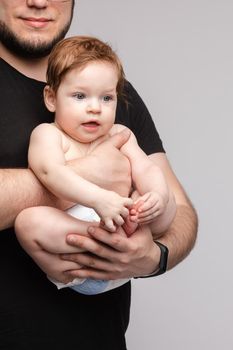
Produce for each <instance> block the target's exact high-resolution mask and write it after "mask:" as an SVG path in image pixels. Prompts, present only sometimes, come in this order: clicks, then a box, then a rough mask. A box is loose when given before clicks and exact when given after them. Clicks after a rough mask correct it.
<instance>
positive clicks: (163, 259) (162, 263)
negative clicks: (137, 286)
mask: <svg viewBox="0 0 233 350" xmlns="http://www.w3.org/2000/svg"><path fill="white" fill-rule="evenodd" d="M154 242H155V244H157V246H158V247H159V248H160V252H161V255H160V260H159V269H158V270H156V271H155V272H154V273H151V274H150V275H146V276H140V277H135V278H148V277H154V276H159V275H162V274H163V273H164V272H166V271H167V261H168V254H169V250H168V248H167V247H166V246H165V245H164V244H162V243H160V242H158V241H154Z"/></svg>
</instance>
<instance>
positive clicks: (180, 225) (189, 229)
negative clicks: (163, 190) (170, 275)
mask: <svg viewBox="0 0 233 350" xmlns="http://www.w3.org/2000/svg"><path fill="white" fill-rule="evenodd" d="M197 228H198V219H197V214H196V212H195V210H194V208H193V207H192V206H191V204H190V205H178V206H177V212H176V216H175V219H174V221H173V222H172V224H171V226H170V228H169V229H168V230H167V231H166V232H165V234H163V236H162V237H161V238H159V239H158V240H159V241H160V242H161V243H163V244H165V245H166V246H167V247H168V249H169V259H168V269H171V268H173V267H174V266H176V265H177V264H178V263H180V262H181V261H182V260H183V259H184V258H185V257H186V256H187V255H188V254H189V253H190V251H191V250H192V248H193V247H194V244H195V241H196V237H197Z"/></svg>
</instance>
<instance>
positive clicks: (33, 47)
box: [0, 22, 69, 59]
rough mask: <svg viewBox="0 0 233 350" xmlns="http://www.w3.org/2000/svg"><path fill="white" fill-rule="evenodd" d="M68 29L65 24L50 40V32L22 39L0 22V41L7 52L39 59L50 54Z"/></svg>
mask: <svg viewBox="0 0 233 350" xmlns="http://www.w3.org/2000/svg"><path fill="white" fill-rule="evenodd" d="M68 29H69V24H67V25H66V26H65V27H64V28H63V29H62V30H61V31H60V32H59V33H57V34H54V36H52V38H51V32H50V33H48V34H47V35H46V34H45V33H44V34H43V35H38V34H34V35H33V34H32V35H31V36H27V37H25V38H24V39H23V38H19V37H18V35H17V33H14V32H12V31H11V30H10V29H9V28H8V27H7V26H6V25H5V23H2V22H0V41H1V43H2V45H3V46H5V47H6V49H7V50H8V51H10V52H11V53H13V54H14V55H17V56H18V57H21V58H25V59H27V58H30V59H40V58H43V57H46V56H47V55H49V54H50V52H51V50H52V48H53V47H54V45H55V44H56V43H57V42H58V41H60V40H62V39H63V38H64V37H65V35H66V33H67V31H68Z"/></svg>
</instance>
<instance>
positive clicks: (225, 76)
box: [70, 0, 233, 350]
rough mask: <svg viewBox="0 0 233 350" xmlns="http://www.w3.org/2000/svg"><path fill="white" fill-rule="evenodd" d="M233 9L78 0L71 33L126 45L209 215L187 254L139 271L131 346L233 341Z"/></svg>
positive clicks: (176, 2) (122, 50)
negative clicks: (160, 268) (155, 272)
mask: <svg viewBox="0 0 233 350" xmlns="http://www.w3.org/2000/svg"><path fill="white" fill-rule="evenodd" d="M232 13H233V1H232V0H219V1H215V0H144V1H141V0H117V1H113V0H112V1H109V0H79V1H77V4H76V11H75V18H74V22H73V25H72V29H71V31H70V34H88V35H95V36H98V37H100V38H102V39H103V40H105V41H109V42H111V43H112V45H113V47H114V48H115V49H116V50H117V52H118V54H119V56H120V57H121V59H122V61H123V64H124V67H125V71H126V75H127V77H128V79H129V80H130V81H131V82H132V83H133V84H134V86H135V87H136V89H137V90H138V92H139V93H140V95H141V96H142V97H143V99H144V101H145V102H146V104H147V106H148V108H149V110H150V112H151V114H152V116H153V119H154V121H155V123H156V126H157V128H158V130H159V133H160V135H161V137H162V139H163V142H164V146H165V148H166V150H167V154H168V158H169V160H170V162H171V164H172V166H173V168H174V170H175V172H176V174H177V176H178V178H179V179H180V180H181V182H182V184H183V186H184V187H185V189H186V191H187V193H188V194H189V196H190V197H191V199H192V201H193V203H194V205H195V207H196V208H197V210H198V213H199V218H200V229H199V238H198V242H197V245H196V247H195V249H194V250H193V252H192V253H191V254H190V256H189V257H188V258H187V259H186V260H185V261H184V262H183V263H182V264H180V265H178V266H177V267H176V268H175V269H173V270H172V271H170V272H168V273H167V274H166V275H164V276H161V277H158V278H154V279H147V280H135V281H133V291H132V310H131V322H130V327H129V329H128V332H127V343H128V348H129V349H130V350H142V349H145V350H154V349H159V350H168V349H173V350H178V349H179V350H187V349H188V350H196V349H199V350H200V349H201V350H202V349H203V350H204V349H211V350H219V349H224V350H232V349H233V330H232V327H233V301H232V298H233V286H232V275H233V268H232V244H233V238H232V225H231V222H232V220H231V217H232V204H231V202H232V201H231V196H232V193H233V191H232V178H233V174H232V158H231V152H232V148H233V147H232V146H233V145H232V144H233V141H232V137H231V134H232V122H231V117H232V112H233V99H232V96H233V44H232V42H233V40H232V38H233V21H232ZM106 332H107V329H106ZM77 337H78V335H77ZM77 339H78V338H77ZM109 350H110V349H109Z"/></svg>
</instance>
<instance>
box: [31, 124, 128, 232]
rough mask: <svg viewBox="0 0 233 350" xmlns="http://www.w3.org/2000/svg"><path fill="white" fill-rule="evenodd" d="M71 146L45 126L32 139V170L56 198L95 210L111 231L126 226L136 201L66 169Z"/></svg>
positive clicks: (38, 128)
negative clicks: (126, 219) (126, 220)
mask: <svg viewBox="0 0 233 350" xmlns="http://www.w3.org/2000/svg"><path fill="white" fill-rule="evenodd" d="M67 147H68V144H67V143H66V140H65V139H64V137H63V135H62V133H61V132H60V130H59V129H57V128H56V127H55V126H53V125H51V124H41V125H39V126H38V127H36V128H35V129H34V130H33V132H32V135H31V139H30V145H29V153H28V160H29V166H30V168H31V169H32V170H33V172H34V173H35V174H36V176H37V177H38V178H39V180H40V181H41V182H42V183H43V184H44V185H45V187H46V188H48V189H49V190H50V191H51V192H52V193H53V194H55V195H56V196H58V197H61V198H63V199H65V200H68V201H70V202H74V203H79V204H82V205H85V206H87V207H91V208H94V209H95V210H96V212H97V213H98V214H99V216H100V217H101V219H102V221H103V222H104V224H105V226H106V227H107V228H108V229H109V230H110V231H115V229H116V227H115V224H116V225H122V224H123V222H124V219H123V218H125V217H126V216H127V215H128V214H129V210H128V208H127V207H129V206H130V205H131V204H132V200H131V199H130V198H127V197H121V196H120V195H118V194H117V193H115V192H113V191H108V190H105V189H102V188H100V187H99V186H97V185H95V184H93V183H91V182H89V181H87V180H85V179H84V178H82V177H81V176H79V175H78V174H77V173H76V172H75V171H74V169H73V168H71V167H68V166H67V165H66V159H65V152H66V151H67Z"/></svg>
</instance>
